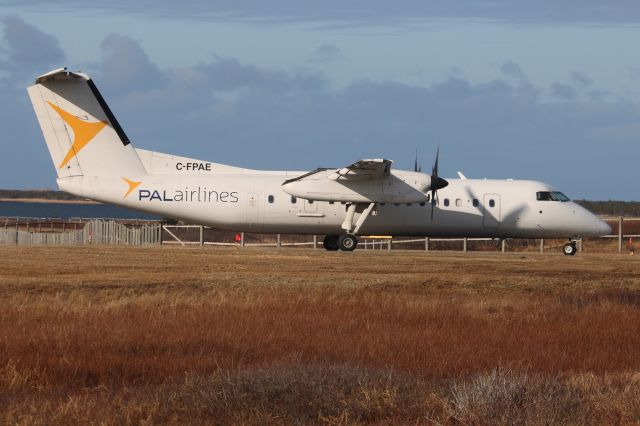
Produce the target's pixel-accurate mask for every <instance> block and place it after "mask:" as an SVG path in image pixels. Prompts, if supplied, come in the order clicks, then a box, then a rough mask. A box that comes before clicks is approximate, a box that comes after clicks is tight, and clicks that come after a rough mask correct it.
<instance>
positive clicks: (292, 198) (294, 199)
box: [291, 195, 298, 204]
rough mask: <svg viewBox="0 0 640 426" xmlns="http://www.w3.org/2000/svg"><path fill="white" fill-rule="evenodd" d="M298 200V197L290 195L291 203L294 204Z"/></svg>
mask: <svg viewBox="0 0 640 426" xmlns="http://www.w3.org/2000/svg"><path fill="white" fill-rule="evenodd" d="M297 201H298V199H297V198H296V197H295V196H293V195H292V196H291V204H295V203H296V202H297Z"/></svg>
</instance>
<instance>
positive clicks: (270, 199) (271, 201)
mask: <svg viewBox="0 0 640 426" xmlns="http://www.w3.org/2000/svg"><path fill="white" fill-rule="evenodd" d="M267 199H268V200H269V203H270V204H273V200H274V198H273V195H269V197H268V198H267Z"/></svg>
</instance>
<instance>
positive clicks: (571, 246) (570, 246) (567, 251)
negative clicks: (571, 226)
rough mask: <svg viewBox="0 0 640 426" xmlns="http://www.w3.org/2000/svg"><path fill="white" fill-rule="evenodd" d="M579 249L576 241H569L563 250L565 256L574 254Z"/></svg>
mask: <svg viewBox="0 0 640 426" xmlns="http://www.w3.org/2000/svg"><path fill="white" fill-rule="evenodd" d="M577 251H578V249H577V248H576V243H574V242H571V243H567V244H565V245H564V246H563V247H562V252H563V253H564V255H565V256H573V255H574V254H576V252H577Z"/></svg>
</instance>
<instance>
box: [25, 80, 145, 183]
mask: <svg viewBox="0 0 640 426" xmlns="http://www.w3.org/2000/svg"><path fill="white" fill-rule="evenodd" d="M27 90H28V92H29V98H30V99H31V103H32V104H33V109H34V110H35V113H36V117H37V119H38V122H39V123H40V127H41V129H42V133H43V135H44V139H45V142H46V143H47V147H48V148H49V153H50V154H51V159H52V160H53V164H54V166H55V168H56V171H57V173H58V178H65V177H70V176H123V175H127V176H134V175H142V174H146V170H145V168H144V166H143V164H142V162H141V161H140V158H139V157H138V154H137V153H136V150H135V149H134V148H133V146H131V143H130V141H129V139H128V138H127V135H126V134H125V133H124V131H123V130H122V127H120V124H119V123H118V120H116V118H115V117H114V115H113V113H112V112H111V109H110V108H109V106H108V105H107V103H106V102H105V101H104V99H103V97H102V95H101V94H100V92H99V91H98V89H97V87H96V86H95V84H94V83H93V81H92V80H91V77H89V76H88V75H87V74H84V73H80V72H70V71H67V69H66V68H60V69H57V70H53V71H51V72H49V73H47V74H44V75H42V76H40V77H38V78H37V79H36V81H35V84H34V85H32V86H30V87H29V88H28V89H27Z"/></svg>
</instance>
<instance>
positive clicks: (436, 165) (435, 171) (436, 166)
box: [431, 146, 440, 176]
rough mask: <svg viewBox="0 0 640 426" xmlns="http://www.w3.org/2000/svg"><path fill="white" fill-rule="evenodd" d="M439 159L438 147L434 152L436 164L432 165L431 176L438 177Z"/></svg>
mask: <svg viewBox="0 0 640 426" xmlns="http://www.w3.org/2000/svg"><path fill="white" fill-rule="evenodd" d="M439 159H440V147H439V146H438V150H437V151H436V162H435V163H434V164H433V168H432V169H431V176H438V161H439Z"/></svg>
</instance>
